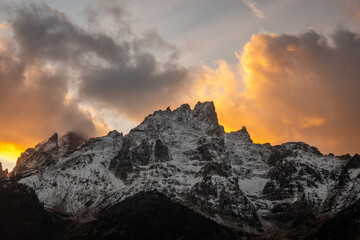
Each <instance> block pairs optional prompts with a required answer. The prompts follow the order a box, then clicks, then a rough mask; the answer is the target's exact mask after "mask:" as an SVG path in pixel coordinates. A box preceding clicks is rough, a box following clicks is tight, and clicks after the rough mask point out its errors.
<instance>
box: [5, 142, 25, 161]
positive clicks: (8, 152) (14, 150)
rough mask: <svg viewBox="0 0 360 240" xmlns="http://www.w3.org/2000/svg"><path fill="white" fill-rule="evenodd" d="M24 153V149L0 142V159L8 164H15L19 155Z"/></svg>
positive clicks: (13, 144)
mask: <svg viewBox="0 0 360 240" xmlns="http://www.w3.org/2000/svg"><path fill="white" fill-rule="evenodd" d="M24 151H25V147H23V146H20V145H18V144H15V143H6V142H0V158H1V159H5V160H7V161H9V162H16V160H17V158H18V157H20V155H21V153H22V152H24Z"/></svg>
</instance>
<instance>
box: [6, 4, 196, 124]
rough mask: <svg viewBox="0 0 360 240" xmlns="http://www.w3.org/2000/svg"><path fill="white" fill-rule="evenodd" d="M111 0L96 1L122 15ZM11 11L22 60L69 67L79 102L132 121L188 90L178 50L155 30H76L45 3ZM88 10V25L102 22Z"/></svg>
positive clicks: (113, 14)
mask: <svg viewBox="0 0 360 240" xmlns="http://www.w3.org/2000/svg"><path fill="white" fill-rule="evenodd" d="M110 3H112V2H109V1H100V2H99V4H100V6H102V9H103V11H105V13H107V12H108V11H110V15H111V16H113V19H115V20H119V19H121V14H122V11H121V10H120V9H118V8H113V7H109V6H108V4H110ZM15 12H16V15H15V17H14V19H13V20H12V21H11V25H12V27H13V30H14V37H15V39H16V40H17V41H18V42H19V45H20V46H21V48H20V50H21V51H20V54H21V57H22V59H25V60H26V61H27V62H33V61H40V62H47V63H49V62H51V63H55V64H60V65H61V66H64V68H65V70H68V72H66V71H65V73H70V71H74V72H75V73H76V74H77V75H76V83H77V86H78V87H79V89H78V92H77V93H78V98H79V99H80V100H81V101H82V102H84V103H86V104H92V105H95V106H97V107H106V108H113V109H116V110H117V111H118V112H119V113H121V114H124V115H126V116H127V117H128V118H131V119H136V120H140V119H141V118H143V116H144V115H146V114H147V113H148V112H149V109H151V110H153V109H156V108H157V107H159V105H162V103H164V102H165V103H166V104H171V103H173V102H174V101H177V102H178V103H179V104H180V101H179V100H180V96H181V93H180V92H181V91H180V89H184V91H185V90H186V87H187V86H188V82H189V81H190V77H189V76H190V74H191V70H190V69H187V68H185V67H183V66H181V65H180V64H179V51H178V49H177V48H176V47H175V46H173V45H171V44H169V43H167V42H166V41H165V40H163V39H162V38H161V37H160V36H159V35H158V34H157V33H156V31H155V30H151V29H150V30H146V31H142V32H140V33H139V32H138V33H134V32H131V31H129V29H127V28H126V24H120V25H119V29H117V34H120V35H121V36H120V37H119V38H116V37H115V36H117V34H114V35H112V34H109V33H106V31H105V30H104V31H103V32H101V31H100V30H99V29H93V30H91V31H90V30H85V29H82V28H79V27H77V26H75V25H74V24H73V23H72V22H71V21H69V19H67V17H66V16H65V15H64V14H62V13H60V12H57V11H56V10H54V9H51V8H49V7H47V6H46V5H43V4H42V5H38V4H37V5H26V6H25V7H22V8H20V9H16V10H15ZM91 13H92V11H91V8H89V9H88V10H87V14H88V16H89V17H90V18H91V19H92V23H94V25H99V26H101V22H98V23H96V21H97V20H98V19H101V18H99V16H98V15H96V14H101V11H99V12H97V13H96V14H95V13H94V14H91ZM124 28H125V29H124ZM119 39H120V40H119ZM64 68H63V70H64ZM69 69H70V70H69Z"/></svg>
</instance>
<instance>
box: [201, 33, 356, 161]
mask: <svg viewBox="0 0 360 240" xmlns="http://www.w3.org/2000/svg"><path fill="white" fill-rule="evenodd" d="M333 41H334V44H329V43H328V41H327V40H326V38H325V37H324V36H322V35H320V34H318V33H316V32H314V31H309V32H306V33H303V34H300V35H296V36H292V35H275V34H258V35H254V36H253V37H252V39H251V41H250V42H248V43H247V44H246V45H245V46H244V48H243V50H242V52H241V54H237V56H238V58H239V65H238V66H236V67H232V66H230V65H229V64H227V63H226V62H224V61H219V63H218V67H217V68H216V69H211V68H208V67H204V68H203V69H204V74H203V76H202V78H201V80H199V81H198V84H197V86H196V90H195V91H197V93H198V95H197V97H198V98H200V100H213V101H214V102H215V105H216V108H217V112H218V116H219V121H220V123H221V124H223V125H224V126H225V129H226V130H227V131H232V130H238V129H240V128H241V126H243V125H244V126H247V128H248V130H249V132H250V134H251V136H252V138H253V140H254V141H255V142H260V143H264V142H271V143H272V144H280V143H282V142H285V141H305V142H308V143H310V144H313V145H316V146H318V147H319V148H320V150H322V151H324V152H334V153H337V154H344V153H348V152H350V153H355V152H359V151H360V149H359V146H360V140H359V138H357V137H355V136H358V135H359V134H360V126H359V124H358V123H359V122H360V111H359V109H360V108H359V103H360V95H359V94H358V91H359V90H360V80H359V79H360V69H359V68H358V65H357V63H358V62H359V61H360V41H359V40H358V38H357V34H354V33H351V32H349V31H345V30H340V31H338V32H336V33H335V34H334V35H333ZM355 89H357V90H355ZM356 92H357V93H356Z"/></svg>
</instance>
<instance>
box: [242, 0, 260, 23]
mask: <svg viewBox="0 0 360 240" xmlns="http://www.w3.org/2000/svg"><path fill="white" fill-rule="evenodd" d="M243 3H245V4H246V6H248V7H249V8H250V9H251V11H252V12H253V13H254V14H255V16H257V17H258V18H260V19H264V18H265V15H264V13H263V12H262V11H261V10H260V9H259V8H258V7H257V6H256V3H254V2H252V1H250V0H243Z"/></svg>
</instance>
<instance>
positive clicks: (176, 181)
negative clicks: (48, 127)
mask: <svg viewBox="0 0 360 240" xmlns="http://www.w3.org/2000/svg"><path fill="white" fill-rule="evenodd" d="M60 139H69V137H66V136H65V137H63V138H60ZM60 139H58V137H57V136H55V135H54V136H53V137H51V138H50V139H49V141H48V142H46V143H43V144H41V145H38V146H37V147H35V148H34V149H30V150H27V151H26V152H25V153H24V154H23V155H22V157H20V158H19V160H18V163H17V167H16V169H14V171H13V172H12V175H13V176H18V177H20V178H21V179H20V180H19V182H20V183H23V184H26V185H27V186H29V187H31V188H33V189H34V190H35V192H36V194H37V196H38V198H39V200H40V201H41V202H43V203H44V206H45V208H46V209H48V210H49V211H57V212H61V213H62V214H66V215H68V217H70V218H80V219H81V220H83V221H86V220H89V219H92V218H94V216H96V215H97V214H98V213H99V212H102V211H103V210H104V209H108V208H109V207H111V206H114V205H115V204H118V203H120V202H122V201H123V200H124V199H126V198H128V197H131V196H134V195H136V194H138V193H141V192H149V191H157V192H160V193H163V194H164V195H165V196H167V197H169V198H170V199H171V200H172V201H174V202H177V203H179V204H181V205H184V206H186V207H189V208H190V209H193V210H195V211H196V212H199V213H201V214H203V215H205V216H207V217H208V218H211V219H213V220H214V221H216V222H217V223H219V224H221V225H225V226H227V227H230V228H232V229H235V230H237V231H241V232H246V233H248V234H255V235H256V234H261V235H262V236H270V235H271V234H272V233H274V232H276V233H279V234H284V236H285V235H286V234H291V233H293V232H294V231H295V230H299V231H300V230H301V231H304V232H309V229H317V228H318V227H319V224H320V221H318V220H320V219H325V218H326V219H332V216H337V214H339V213H340V212H342V211H344V210H345V209H346V208H348V207H349V206H353V204H355V203H356V202H357V201H358V200H359V198H360V158H359V155H355V156H352V157H351V156H342V157H335V156H332V155H323V154H322V153H320V152H319V151H318V150H317V149H316V148H315V147H312V146H309V145H307V144H305V143H302V142H290V143H284V144H282V145H279V146H271V145H270V144H265V145H261V144H254V143H253V142H252V140H251V138H250V135H249V133H248V132H247V130H246V128H245V127H243V128H242V129H241V130H239V131H237V132H231V133H225V132H224V129H223V127H222V126H220V125H219V124H218V119H217V114H216V111H215V107H214V104H213V103H212V102H205V103H198V104H197V105H196V106H195V108H194V109H193V110H192V109H190V106H189V105H187V104H184V105H182V106H181V107H179V108H178V109H176V110H174V111H171V110H170V109H169V108H168V109H167V110H165V111H157V112H155V113H154V114H152V115H149V116H148V117H146V118H145V120H144V121H143V122H142V123H141V124H140V125H139V126H137V127H136V128H134V129H133V130H131V131H130V133H129V134H127V135H126V136H122V134H119V133H117V132H116V131H113V132H110V133H109V134H108V135H107V136H104V137H101V138H95V139H90V140H88V141H82V140H81V141H80V140H76V141H74V142H75V143H73V144H72V143H70V142H71V141H70V140H61V141H60ZM65 142H66V144H65ZM265 233H266V234H265Z"/></svg>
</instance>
